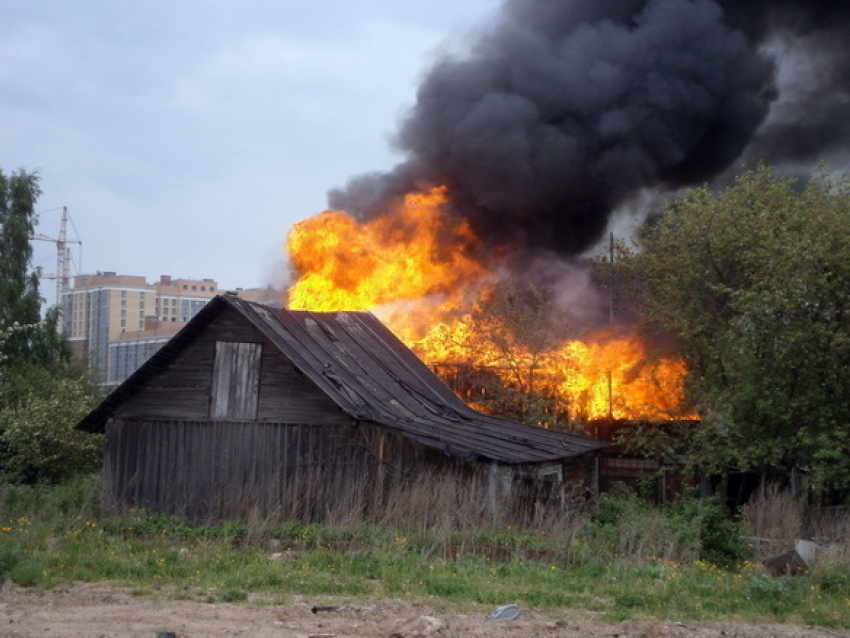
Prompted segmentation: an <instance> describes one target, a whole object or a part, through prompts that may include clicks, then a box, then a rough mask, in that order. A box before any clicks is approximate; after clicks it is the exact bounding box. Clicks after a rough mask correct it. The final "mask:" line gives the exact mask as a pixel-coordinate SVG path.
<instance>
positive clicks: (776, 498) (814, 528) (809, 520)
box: [742, 485, 850, 567]
mask: <svg viewBox="0 0 850 638" xmlns="http://www.w3.org/2000/svg"><path fill="white" fill-rule="evenodd" d="M742 515H743V518H744V521H745V523H746V525H747V528H748V530H749V533H750V535H751V537H752V541H753V547H754V551H755V557H756V558H757V559H763V558H765V557H767V556H770V555H771V554H776V553H779V552H782V551H786V550H789V549H792V548H793V547H794V544H795V542H796V541H797V540H799V539H805V540H812V541H814V542H815V543H817V545H818V547H819V548H820V550H819V556H818V560H819V561H820V562H827V563H830V564H834V565H836V566H840V567H850V511H848V509H847V508H843V507H831V508H808V507H806V504H805V503H804V502H803V501H802V499H800V498H799V497H797V496H795V495H793V494H791V493H790V492H788V491H787V490H780V489H779V488H778V487H777V486H775V485H767V486H762V487H761V488H760V489H759V491H758V492H757V493H756V495H755V496H754V497H753V499H752V500H751V501H750V503H749V504H748V505H746V506H745V507H744V508H743V510H742Z"/></svg>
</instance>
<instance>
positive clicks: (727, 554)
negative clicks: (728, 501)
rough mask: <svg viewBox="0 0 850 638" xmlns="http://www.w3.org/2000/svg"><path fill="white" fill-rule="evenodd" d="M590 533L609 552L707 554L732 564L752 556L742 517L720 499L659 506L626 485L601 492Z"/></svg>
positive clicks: (687, 557)
mask: <svg viewBox="0 0 850 638" xmlns="http://www.w3.org/2000/svg"><path fill="white" fill-rule="evenodd" d="M584 534H585V535H586V536H589V537H590V538H589V539H588V543H589V544H590V545H591V546H593V547H596V548H597V550H598V551H600V552H601V553H602V554H603V555H606V556H607V557H608V558H616V557H619V558H624V559H627V560H632V561H638V562H639V561H643V560H645V559H647V558H660V559H664V560H671V561H676V562H686V561H693V560H696V559H701V560H704V561H706V562H709V563H712V564H714V565H717V566H718V567H722V568H725V569H729V568H734V567H737V566H738V565H740V564H741V562H743V560H744V559H745V558H746V557H747V547H746V545H745V544H744V542H743V540H742V539H741V525H740V523H739V522H738V521H736V520H734V519H733V518H731V517H730V515H729V514H728V513H727V512H726V510H724V509H723V507H722V506H721V505H720V503H719V502H718V501H717V500H716V499H698V498H691V497H683V498H680V499H679V500H677V501H676V502H675V503H673V504H671V505H668V506H665V507H660V508H659V507H655V506H653V505H652V504H650V503H649V502H647V501H646V500H644V499H642V498H641V497H640V496H639V495H638V494H637V493H636V492H635V491H634V490H632V489H629V488H628V487H626V486H619V487H617V488H615V489H614V490H612V491H611V492H609V493H607V494H603V495H602V496H601V497H600V498H599V507H598V509H597V512H596V514H595V515H594V517H593V519H592V521H591V523H590V524H589V525H588V526H587V527H586V528H585V530H584Z"/></svg>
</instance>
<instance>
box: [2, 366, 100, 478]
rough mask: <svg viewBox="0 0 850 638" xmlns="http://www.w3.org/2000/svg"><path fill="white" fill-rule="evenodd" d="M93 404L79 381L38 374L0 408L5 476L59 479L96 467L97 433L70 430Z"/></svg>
mask: <svg viewBox="0 0 850 638" xmlns="http://www.w3.org/2000/svg"><path fill="white" fill-rule="evenodd" d="M93 405H94V397H92V395H91V394H90V393H89V390H88V387H87V383H86V382H85V381H84V380H83V379H71V378H56V377H44V378H42V379H40V382H39V383H37V384H36V383H33V384H32V385H30V386H29V387H28V388H27V391H26V394H25V395H24V396H22V397H21V398H20V401H19V402H18V403H17V404H14V405H10V406H6V407H5V408H2V409H0V444H2V448H3V456H4V457H5V458H4V459H3V460H4V461H5V471H6V472H7V473H8V474H9V478H11V479H13V480H15V481H19V482H24V483H60V482H62V481H64V480H66V479H68V478H71V477H73V476H78V475H80V474H87V473H90V472H94V471H96V470H97V469H98V468H99V466H100V462H101V454H102V450H103V441H104V438H103V436H101V435H95V434H89V433H87V432H80V431H78V430H75V429H74V425H76V423H77V422H78V421H79V420H80V419H81V418H82V417H83V416H85V414H86V413H87V412H88V411H89V410H91V408H92V407H93Z"/></svg>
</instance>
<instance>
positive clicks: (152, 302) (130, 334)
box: [62, 272, 219, 385]
mask: <svg viewBox="0 0 850 638" xmlns="http://www.w3.org/2000/svg"><path fill="white" fill-rule="evenodd" d="M218 292H219V291H218V285H217V284H216V282H215V281H213V280H212V279H201V280H196V279H172V278H171V277H170V276H169V275H162V276H161V277H160V279H159V281H158V282H156V283H154V284H149V283H147V281H146V280H145V278H144V277H142V276H136V275H118V274H116V273H114V272H103V273H97V274H94V275H78V276H77V277H75V278H74V285H73V288H71V289H69V290H68V291H66V292H65V293H64V294H63V295H62V313H63V314H62V316H63V319H62V325H63V330H64V332H65V334H66V336H67V337H68V339H69V341H70V342H71V345H72V347H73V348H74V351H75V352H76V353H77V354H78V355H80V356H81V357H85V358H87V359H88V360H89V362H90V363H91V365H92V366H93V367H94V368H95V370H97V372H98V373H100V374H101V375H102V378H103V379H104V380H105V382H106V383H108V384H110V385H114V384H118V383H121V382H122V381H123V380H124V379H126V378H127V377H128V376H129V375H130V374H132V373H133V372H134V371H135V370H136V369H137V368H138V367H139V366H140V365H141V364H142V363H144V362H145V361H146V360H147V358H148V357H149V356H150V355H151V354H153V353H154V352H156V351H157V350H158V349H159V347H160V346H162V344H163V343H165V342H166V341H168V339H170V338H171V336H173V335H174V334H175V333H176V332H177V331H178V330H179V329H180V328H182V327H183V326H184V325H185V324H186V322H187V321H189V320H190V319H191V318H192V317H194V316H195V315H196V314H197V313H198V311H199V310H200V309H201V308H203V307H204V305H206V303H207V302H208V301H209V300H210V299H211V298H212V297H214V296H215V295H216V294H218Z"/></svg>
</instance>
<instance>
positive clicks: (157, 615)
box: [0, 583, 850, 638]
mask: <svg viewBox="0 0 850 638" xmlns="http://www.w3.org/2000/svg"><path fill="white" fill-rule="evenodd" d="M317 604H319V605H323V606H329V607H330V608H329V609H324V610H320V609H317V610H316V611H315V612H314V611H313V607H314V606H315V605H317ZM488 611H490V610H489V609H484V608H481V609H480V610H475V611H463V612H461V611H452V610H447V609H445V608H442V607H436V606H435V607H432V606H428V605H420V604H415V603H410V602H402V601H398V600H375V601H371V602H369V603H368V606H365V605H364V606H357V607H354V606H346V605H343V604H342V603H340V605H339V606H335V605H334V604H333V601H328V600H327V599H322V600H320V601H315V600H309V599H307V598H298V597H293V598H292V599H290V600H289V601H288V602H287V604H285V605H275V604H271V602H270V601H264V600H262V599H257V600H254V599H250V600H248V601H246V602H242V603H237V604H228V603H204V602H192V601H188V600H175V599H173V598H169V597H168V596H153V595H151V596H134V595H132V594H131V592H130V591H129V590H122V589H116V588H107V587H97V586H92V585H84V584H80V585H74V586H71V587H67V588H62V589H58V590H54V591H49V592H43V591H32V590H26V589H20V588H17V587H14V586H10V585H9V584H8V583H7V584H6V585H5V586H3V588H2V590H0V638H34V637H36V636H37V637H42V636H47V637H57V638H77V637H79V638H131V637H132V638H135V637H137V636H138V637H143V638H159V637H160V636H162V638H166V637H167V638H172V634H173V636H174V637H176V638H219V637H221V638H230V637H231V636H240V637H241V636H245V637H248V636H250V637H252V638H271V637H275V638H281V637H293V638H310V637H320V638H331V637H335V636H379V637H382V638H391V637H392V638H414V637H416V636H423V637H424V636H432V637H433V638H455V637H457V638H460V637H466V636H472V637H476V636H479V637H483V636H486V637H487V638H514V637H516V638H532V637H539V638H543V637H548V636H552V637H556V636H590V637H593V636H610V637H619V638H656V637H671V638H673V637H679V636H682V637H684V636H687V637H691V638H707V637H715V636H736V637H739V638H743V637H751V636H752V637H759V638H768V637H778V638H792V637H793V638H821V637H823V638H834V637H835V636H850V632H847V631H842V630H835V629H821V628H812V627H800V626H791V625H769V626H768V625H765V626H755V625H743V624H736V623H726V622H711V623H697V622H684V623H679V622H623V623H606V622H604V621H603V620H601V619H599V618H595V617H594V616H593V615H592V614H589V613H587V612H582V611H574V610H548V611H540V610H534V611H530V610H522V611H521V613H520V616H519V617H518V618H517V619H515V620H488V619H487V613H488ZM166 632H172V634H169V633H166Z"/></svg>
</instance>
